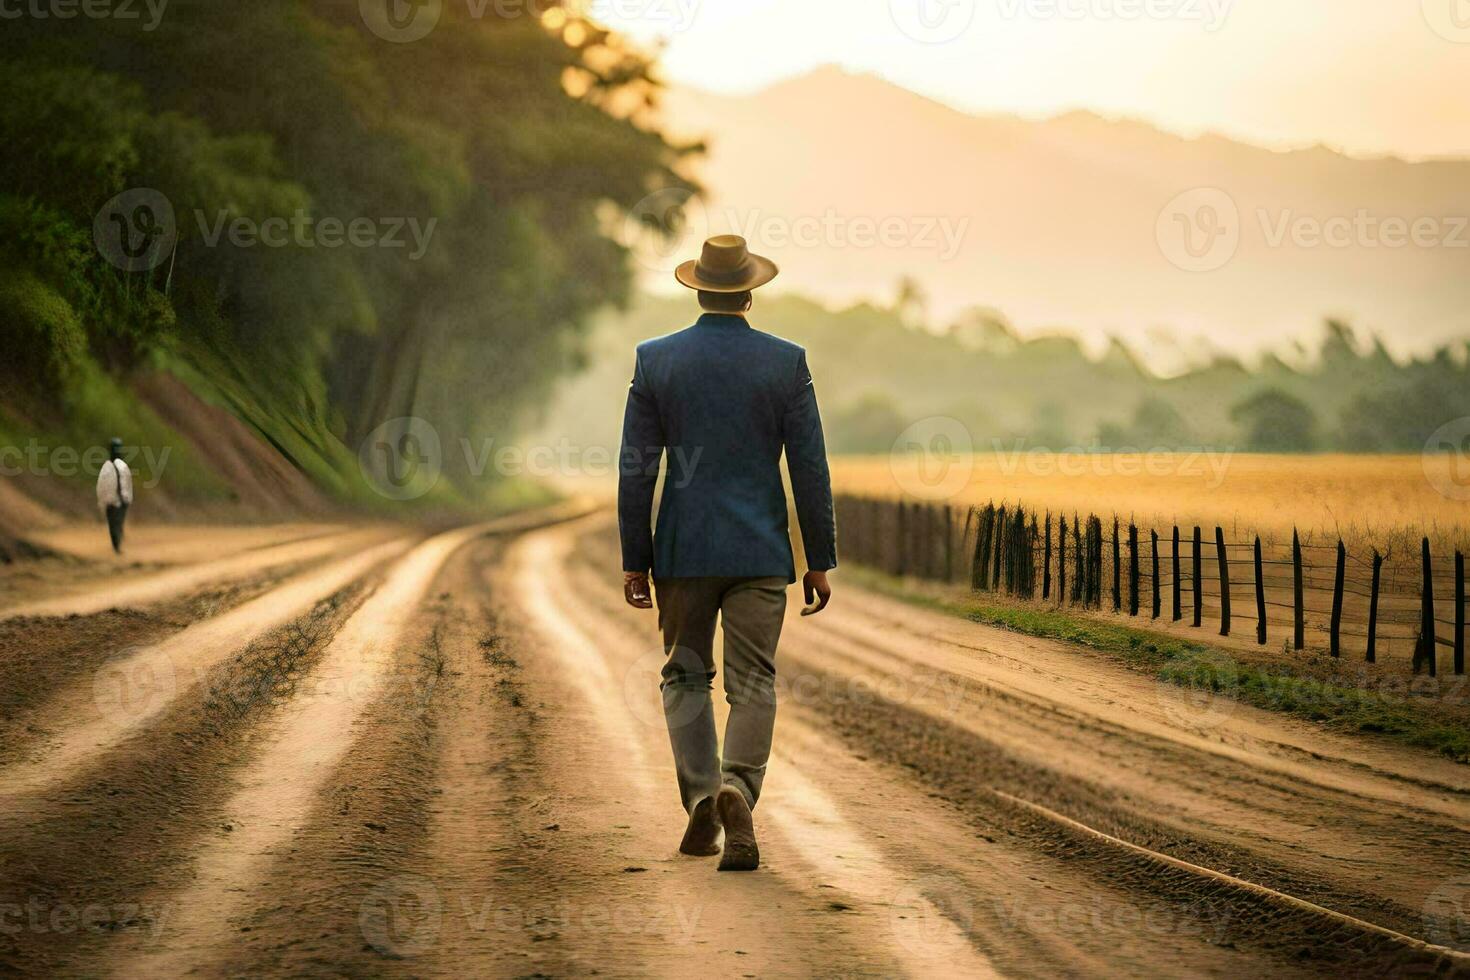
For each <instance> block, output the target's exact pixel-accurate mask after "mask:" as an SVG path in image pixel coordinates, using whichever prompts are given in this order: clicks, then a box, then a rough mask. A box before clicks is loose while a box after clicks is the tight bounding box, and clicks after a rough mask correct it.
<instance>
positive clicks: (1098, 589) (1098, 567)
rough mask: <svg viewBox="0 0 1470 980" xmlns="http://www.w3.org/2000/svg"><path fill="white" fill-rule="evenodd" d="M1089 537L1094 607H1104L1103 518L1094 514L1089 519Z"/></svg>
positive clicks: (1088, 552)
mask: <svg viewBox="0 0 1470 980" xmlns="http://www.w3.org/2000/svg"><path fill="white" fill-rule="evenodd" d="M1087 531H1088V537H1089V538H1090V539H1091V540H1090V541H1089V543H1088V545H1087V555H1088V560H1089V561H1090V562H1091V563H1092V569H1091V571H1090V572H1089V573H1088V582H1089V585H1090V587H1091V591H1092V608H1094V609H1101V608H1102V590H1103V526H1102V518H1101V517H1097V516H1093V517H1089V518H1088V519H1087Z"/></svg>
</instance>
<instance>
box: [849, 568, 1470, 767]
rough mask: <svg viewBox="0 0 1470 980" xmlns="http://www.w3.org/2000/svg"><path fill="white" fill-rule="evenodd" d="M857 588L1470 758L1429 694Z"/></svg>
mask: <svg viewBox="0 0 1470 980" xmlns="http://www.w3.org/2000/svg"><path fill="white" fill-rule="evenodd" d="M844 575H845V577H847V578H849V579H852V580H855V581H856V582H857V583H858V584H859V585H861V586H863V587H865V588H870V589H873V590H874V591H877V592H881V593H883V594H885V595H889V596H892V597H894V598H897V599H901V600H903V601H905V602H909V603H913V604H915V605H919V606H924V607H926V608H929V609H934V610H937V611H939V612H943V613H946V614H948V615H952V616H959V617H962V618H964V619H968V620H970V621H971V622H975V623H982V624H984V625H986V626H994V627H997V628H999V629H1006V630H1012V631H1014V632H1017V633H1024V634H1025V635H1027V636H1036V637H1042V638H1044V639H1050V640H1060V641H1063V642H1066V643H1073V644H1076V645H1078V646H1082V647H1086V648H1087V649H1090V650H1095V651H1097V652H1099V653H1102V654H1105V655H1107V656H1108V657H1110V658H1111V659H1114V660H1116V661H1118V662H1120V663H1122V664H1124V665H1126V666H1128V667H1130V668H1132V669H1134V670H1139V671H1144V672H1147V673H1149V674H1152V675H1153V676H1155V677H1156V678H1158V679H1159V680H1161V681H1165V682H1167V683H1170V684H1176V685H1178V686H1180V687H1184V688H1190V689H1193V690H1196V691H1199V692H1201V693H1205V692H1208V693H1210V694H1214V695H1220V696H1223V697H1227V698H1231V699H1234V700H1237V701H1240V702H1243V703H1245V704H1250V705H1254V706H1255V707H1258V708H1264V709H1266V710H1268V711H1279V712H1282V713H1284V714H1289V715H1293V716H1295V717H1298V718H1305V719H1308V720H1310V721H1314V722H1319V723H1322V724H1324V725H1327V726H1329V727H1331V728H1333V729H1335V730H1338V731H1347V732H1360V733H1365V734H1374V735H1386V736H1388V737H1390V738H1393V739H1395V740H1397V741H1401V742H1405V743H1407V744H1409V745H1413V746H1416V747H1418V748H1423V749H1429V750H1430V751H1433V752H1436V753H1438V754H1440V755H1444V756H1447V757H1448V758H1451V759H1454V760H1455V761H1456V762H1461V763H1465V762H1470V725H1467V724H1466V723H1465V719H1464V718H1463V717H1460V718H1456V717H1452V716H1451V713H1450V712H1449V710H1448V709H1445V708H1443V706H1441V705H1440V704H1439V703H1438V702H1437V701H1436V700H1434V699H1431V698H1426V697H1419V696H1415V695H1414V694H1413V693H1412V691H1411V690H1409V689H1408V687H1409V686H1408V685H1405V690H1403V691H1393V690H1386V689H1385V688H1384V686H1383V685H1378V686H1377V687H1376V688H1372V687H1370V686H1369V685H1368V683H1367V681H1366V678H1365V679H1364V682H1363V683H1362V684H1361V685H1360V686H1349V685H1348V684H1345V683H1342V682H1341V680H1340V679H1338V678H1334V677H1326V676H1319V675H1317V674H1315V673H1314V672H1313V671H1311V670H1310V669H1306V670H1304V669H1300V668H1298V667H1297V666H1296V665H1293V664H1284V663H1277V664H1261V663H1242V662H1241V661H1240V659H1239V658H1237V657H1236V656H1235V655H1234V654H1232V653H1231V652H1230V651H1228V650H1225V649H1223V648H1220V647H1215V646H1210V645H1209V644H1205V643H1200V642H1197V641H1194V640H1187V639H1181V638H1179V637H1175V636H1170V635H1168V634H1165V633H1158V632H1154V631H1151V630H1145V629H1138V628H1136V627H1133V626H1128V625H1124V624H1121V623H1109V622H1102V621H1099V620H1096V619H1093V618H1091V617H1088V616H1083V615H1078V614H1075V613H1072V612H1067V611H1064V610H1060V609H1042V608H1038V607H1036V606H1031V605H1025V604H1023V603H1020V602H1009V601H1006V600H1005V599H1003V598H999V597H991V596H985V595H971V596H967V597H963V598H954V597H947V596H941V595H937V594H933V593H924V592H917V591H914V590H913V589H911V588H908V587H906V585H905V583H904V582H903V581H902V580H899V579H896V578H893V577H892V576H887V575H882V574H880V573H876V572H873V571H870V570H868V569H848V570H845V571H844Z"/></svg>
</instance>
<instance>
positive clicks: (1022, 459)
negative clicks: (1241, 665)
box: [832, 452, 1470, 555]
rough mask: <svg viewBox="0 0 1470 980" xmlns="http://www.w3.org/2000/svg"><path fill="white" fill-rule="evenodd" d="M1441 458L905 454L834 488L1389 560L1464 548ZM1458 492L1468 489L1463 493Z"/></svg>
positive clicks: (873, 461)
mask: <svg viewBox="0 0 1470 980" xmlns="http://www.w3.org/2000/svg"><path fill="white" fill-rule="evenodd" d="M1456 462H1458V461H1457V460H1454V459H1451V458H1450V457H1448V456H1440V457H1434V456H1431V457H1421V456H1269V455H1258V454H1247V453H1225V452H1216V453H1201V454H1190V453H1152V454H1096V455H1091V454H1080V453H1078V454H1067V455H1059V454H1051V453H1048V454H1030V455H1028V454H1025V453H1022V454H1012V453H1009V452H1004V453H977V454H975V455H974V456H971V457H958V456H953V457H945V456H942V455H939V454H930V455H928V456H919V455H906V456H896V457H888V456H881V457H861V458H854V457H847V458H838V459H835V460H833V464H832V471H833V483H834V486H835V488H836V489H837V490H838V491H839V492H846V493H854V494H861V495H864V496H873V497H898V496H905V497H909V498H914V499H921V500H929V501H932V502H936V503H950V504H955V505H966V504H974V505H983V504H985V503H986V502H987V501H990V500H995V501H997V502H999V501H1003V500H1004V501H1020V502H1022V503H1024V504H1025V505H1026V506H1028V507H1031V508H1041V509H1043V510H1045V509H1051V510H1053V511H1059V512H1067V513H1071V512H1073V511H1076V512H1078V513H1081V514H1084V515H1085V514H1087V513H1097V514H1099V515H1103V516H1104V517H1106V516H1108V515H1111V514H1115V513H1116V514H1119V515H1121V516H1122V517H1123V519H1124V520H1125V521H1127V520H1128V519H1130V518H1131V519H1133V520H1135V521H1136V522H1137V523H1138V524H1139V525H1141V526H1145V527H1169V526H1171V525H1174V524H1178V525H1180V526H1181V527H1188V526H1191V525H1194V524H1200V525H1201V526H1204V527H1214V526H1216V525H1219V526H1221V527H1224V528H1225V529H1226V532H1227V534H1229V535H1231V536H1232V538H1235V539H1240V540H1243V539H1244V538H1245V536H1246V535H1247V534H1256V533H1259V534H1261V535H1262V537H1263V538H1265V539H1266V540H1267V542H1268V543H1270V542H1273V541H1274V542H1276V543H1280V542H1290V540H1291V532H1292V528H1293V527H1296V528H1298V529H1300V531H1301V533H1302V535H1303V537H1304V540H1317V541H1333V542H1335V541H1336V539H1337V537H1338V536H1339V535H1341V537H1342V538H1343V539H1344V540H1345V541H1347V542H1348V543H1349V546H1350V547H1356V548H1364V549H1366V548H1369V547H1378V548H1379V549H1380V550H1382V551H1385V552H1388V551H1389V550H1390V549H1392V550H1393V552H1394V553H1396V554H1401V555H1402V554H1406V553H1409V554H1412V553H1415V552H1416V551H1417V547H1418V543H1417V542H1418V539H1419V538H1420V537H1421V536H1422V535H1424V534H1426V533H1427V534H1429V536H1430V538H1431V539H1432V540H1433V541H1434V542H1435V544H1436V546H1437V548H1441V547H1442V548H1455V547H1459V548H1464V547H1465V546H1466V545H1467V544H1470V501H1466V500H1457V499H1454V498H1453V497H1451V496H1449V495H1447V494H1445V493H1442V492H1440V491H1439V490H1438V489H1436V484H1438V485H1439V486H1451V487H1453V486H1454V485H1455V484H1454V483H1453V481H1452V479H1451V478H1452V477H1453V476H1458V475H1460V474H1456V473H1455V472H1454V471H1453V470H1452V469H1451V467H1452V466H1453V465H1454V464H1455V463H1456ZM1461 490H1462V493H1461V495H1462V496H1464V495H1465V493H1466V492H1470V486H1466V487H1462V488H1461Z"/></svg>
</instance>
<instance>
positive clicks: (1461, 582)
mask: <svg viewBox="0 0 1470 980" xmlns="http://www.w3.org/2000/svg"><path fill="white" fill-rule="evenodd" d="M1455 673H1456V674H1457V675H1458V674H1463V673H1465V554H1464V552H1460V551H1457V552H1455Z"/></svg>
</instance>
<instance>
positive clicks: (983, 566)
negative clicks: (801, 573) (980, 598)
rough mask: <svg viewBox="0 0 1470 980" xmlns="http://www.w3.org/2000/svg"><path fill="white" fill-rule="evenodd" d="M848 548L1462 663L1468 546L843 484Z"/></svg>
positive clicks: (860, 558) (1023, 588)
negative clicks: (1446, 550)
mask: <svg viewBox="0 0 1470 980" xmlns="http://www.w3.org/2000/svg"><path fill="white" fill-rule="evenodd" d="M836 508H837V519H838V524H839V526H840V527H841V528H842V536H843V553H844V556H845V557H846V558H848V559H850V560H852V561H854V562H856V563H858V564H860V565H867V566H869V567H872V568H876V569H878V570H881V571H884V572H887V573H889V574H892V575H898V576H910V577H914V578H920V579H926V580H931V581H939V582H949V583H960V582H964V583H967V584H968V585H969V587H970V588H971V589H972V590H973V591H976V592H1004V593H1007V594H1009V595H1013V596H1016V597H1018V598H1023V599H1033V600H1036V599H1039V600H1041V601H1045V602H1054V603H1057V604H1058V605H1061V606H1068V605H1071V606H1078V607H1081V608H1084V609H1104V608H1110V609H1111V610H1112V611H1114V612H1116V613H1126V614H1127V615H1129V616H1134V617H1143V616H1147V617H1148V618H1150V619H1153V620H1160V619H1166V620H1168V621H1169V622H1172V623H1181V624H1184V625H1188V626H1193V627H1196V628H1201V629H1203V628H1207V627H1208V628H1216V629H1218V631H1219V634H1220V635H1221V636H1227V637H1228V636H1231V635H1232V633H1233V632H1234V631H1236V630H1237V629H1238V628H1239V627H1241V626H1248V627H1253V628H1254V632H1255V639H1256V642H1257V643H1258V644H1260V645H1262V646H1265V645H1267V644H1268V643H1270V642H1272V639H1273V637H1274V638H1279V639H1280V640H1281V642H1283V643H1289V644H1290V646H1291V648H1292V649H1294V650H1305V649H1308V648H1309V643H1308V640H1309V638H1310V639H1311V640H1312V641H1313V642H1312V643H1311V644H1310V647H1311V648H1318V647H1321V646H1324V645H1325V648H1326V650H1327V651H1328V652H1329V653H1330V654H1331V655H1332V656H1334V657H1341V656H1342V655H1343V654H1344V652H1360V653H1361V654H1362V655H1363V657H1364V658H1365V659H1366V660H1367V661H1368V662H1370V663H1373V662H1376V661H1377V660H1378V659H1379V657H1380V655H1381V654H1392V653H1395V652H1397V651H1399V650H1403V651H1406V652H1407V653H1408V654H1409V655H1410V656H1412V661H1411V666H1412V669H1413V670H1414V672H1415V673H1419V672H1421V671H1427V672H1428V673H1429V674H1430V675H1431V676H1435V675H1437V674H1438V672H1439V668H1440V649H1441V648H1444V650H1445V651H1446V652H1447V654H1448V656H1449V658H1450V660H1451V663H1452V664H1453V670H1454V672H1455V673H1456V674H1464V673H1465V615H1466V601H1465V557H1464V554H1463V553H1462V552H1460V551H1456V552H1455V553H1454V554H1453V556H1450V555H1438V556H1436V555H1434V554H1432V552H1431V548H1430V542H1429V539H1428V538H1425V539H1424V540H1423V542H1422V547H1421V549H1420V554H1418V555H1411V556H1403V555H1399V556H1390V555H1383V554H1380V553H1379V552H1378V551H1376V550H1374V551H1371V552H1370V553H1368V554H1352V553H1350V552H1349V550H1348V548H1347V547H1346V545H1345V544H1344V543H1343V542H1342V541H1338V542H1337V543H1336V544H1335V545H1318V544H1307V543H1303V542H1302V540H1301V539H1300V537H1299V536H1298V535H1297V534H1296V533H1295V532H1293V534H1292V541H1291V544H1290V545H1284V544H1281V545H1278V544H1269V545H1264V546H1263V545H1262V542H1261V539H1260V537H1256V538H1254V539H1253V540H1251V541H1227V540H1226V538H1225V531H1224V530H1223V529H1222V528H1219V527H1216V528H1213V529H1211V531H1210V532H1206V531H1205V530H1204V529H1202V528H1199V527H1188V528H1181V527H1178V526H1174V527H1167V528H1140V527H1139V526H1137V525H1136V524H1133V523H1131V522H1130V523H1126V524H1125V523H1123V522H1122V521H1121V520H1120V519H1119V518H1118V517H1116V516H1114V517H1112V518H1110V520H1108V521H1106V522H1105V521H1104V520H1103V519H1102V518H1101V517H1099V516H1097V515H1096V514H1091V515H1088V516H1087V517H1082V516H1080V515H1079V514H1076V513H1074V514H1072V515H1071V516H1070V517H1069V516H1067V515H1058V516H1053V515H1052V514H1051V513H1050V512H1047V513H1045V514H1038V513H1036V512H1035V511H1031V510H1028V509H1027V508H1026V507H1025V506H1024V505H1017V504H1011V505H1006V504H1001V505H997V504H995V503H990V504H987V505H986V506H984V507H954V506H951V505H948V504H932V503H924V502H916V501H907V500H892V499H877V498H866V497H858V496H851V495H840V496H838V497H837V499H836Z"/></svg>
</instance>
